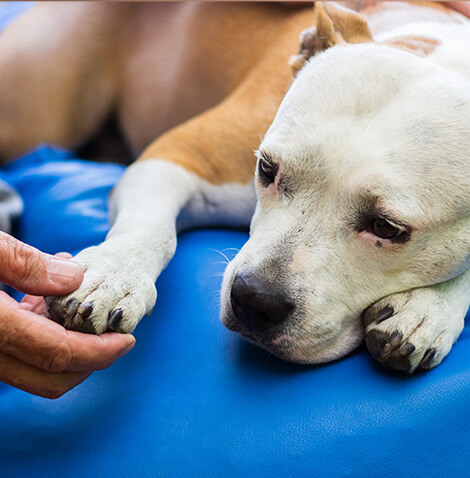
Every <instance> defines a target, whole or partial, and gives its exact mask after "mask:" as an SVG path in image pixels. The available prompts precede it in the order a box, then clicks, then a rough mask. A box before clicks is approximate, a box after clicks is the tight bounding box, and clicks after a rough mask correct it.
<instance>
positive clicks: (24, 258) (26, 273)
mask: <svg viewBox="0 0 470 478" xmlns="http://www.w3.org/2000/svg"><path fill="white" fill-rule="evenodd" d="M39 265H40V264H39V261H38V256H37V254H36V251H35V249H33V248H32V247H31V246H28V245H27V244H24V243H22V242H14V243H13V244H12V248H11V252H10V254H9V263H8V268H9V270H10V272H11V274H12V275H13V276H14V277H15V278H16V279H18V280H24V279H27V278H31V277H34V276H35V275H37V269H38V266H39Z"/></svg>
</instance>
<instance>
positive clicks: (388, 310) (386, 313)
mask: <svg viewBox="0 0 470 478" xmlns="http://www.w3.org/2000/svg"><path fill="white" fill-rule="evenodd" d="M394 313H395V310H394V308H393V307H390V306H389V305H386V306H385V307H384V308H383V309H382V310H379V312H378V313H377V318H376V319H375V320H376V322H377V323H378V324H380V322H383V321H384V320H387V319H389V318H390V317H391V316H392V315H393V314H394Z"/></svg>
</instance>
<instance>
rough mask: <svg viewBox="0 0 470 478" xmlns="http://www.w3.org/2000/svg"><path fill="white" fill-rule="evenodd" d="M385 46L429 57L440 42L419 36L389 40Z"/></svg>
mask: <svg viewBox="0 0 470 478" xmlns="http://www.w3.org/2000/svg"><path fill="white" fill-rule="evenodd" d="M383 44H384V45H388V46H393V47H395V48H400V49H402V50H407V51H410V52H412V53H415V54H416V55H419V56H423V57H424V56H428V55H429V54H431V53H432V52H433V51H434V50H435V49H436V48H437V47H438V46H439V45H440V43H439V41H437V40H436V39H434V38H426V37H418V36H413V35H410V36H403V37H398V38H394V39H393V40H388V41H386V42H384V43H383Z"/></svg>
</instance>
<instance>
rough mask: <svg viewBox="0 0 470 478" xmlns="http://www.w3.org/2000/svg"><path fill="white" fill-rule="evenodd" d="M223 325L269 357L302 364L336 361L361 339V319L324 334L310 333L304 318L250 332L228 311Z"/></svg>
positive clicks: (223, 319)
mask: <svg viewBox="0 0 470 478" xmlns="http://www.w3.org/2000/svg"><path fill="white" fill-rule="evenodd" d="M222 322H223V324H224V325H225V326H226V327H227V328H228V329H229V330H231V331H232V332H236V333H237V334H238V335H240V336H241V337H242V338H243V339H244V340H246V341H247V342H249V343H251V344H254V345H256V346H258V347H260V348H262V349H264V350H266V351H268V352H269V353H270V354H272V355H275V356H276V357H278V358H280V359H282V360H285V361H287V362H291V363H296V364H305V365H309V364H318V363H324V362H330V361H333V360H337V359H339V358H341V357H343V356H344V355H346V354H348V353H349V352H351V351H352V350H354V349H355V348H356V347H358V346H359V344H360V343H361V342H362V340H363V336H364V331H363V327H362V322H361V318H360V317H358V318H356V319H355V320H351V321H350V322H349V325H348V327H345V328H344V329H343V328H339V329H336V330H325V331H323V332H319V331H316V328H315V327H312V328H311V330H309V328H308V327H307V323H308V321H306V320H305V318H304V320H303V321H302V323H300V322H299V321H295V323H292V324H290V325H286V326H283V327H280V328H278V329H273V330H269V331H252V330H248V329H247V328H246V327H245V326H244V325H243V324H241V323H240V322H239V321H237V319H236V318H235V316H234V314H233V312H232V311H231V310H226V311H225V314H223V315H222ZM317 322H318V321H317Z"/></svg>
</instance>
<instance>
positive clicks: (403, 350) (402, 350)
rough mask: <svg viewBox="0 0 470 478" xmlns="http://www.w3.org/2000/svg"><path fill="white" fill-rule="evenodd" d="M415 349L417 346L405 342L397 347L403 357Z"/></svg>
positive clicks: (398, 352)
mask: <svg viewBox="0 0 470 478" xmlns="http://www.w3.org/2000/svg"><path fill="white" fill-rule="evenodd" d="M415 350H416V347H415V346H414V345H413V344H410V343H409V342H405V343H404V344H402V345H400V347H399V348H398V349H397V354H398V355H400V356H402V357H408V355H411V354H412V353H413V352H414V351H415Z"/></svg>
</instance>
